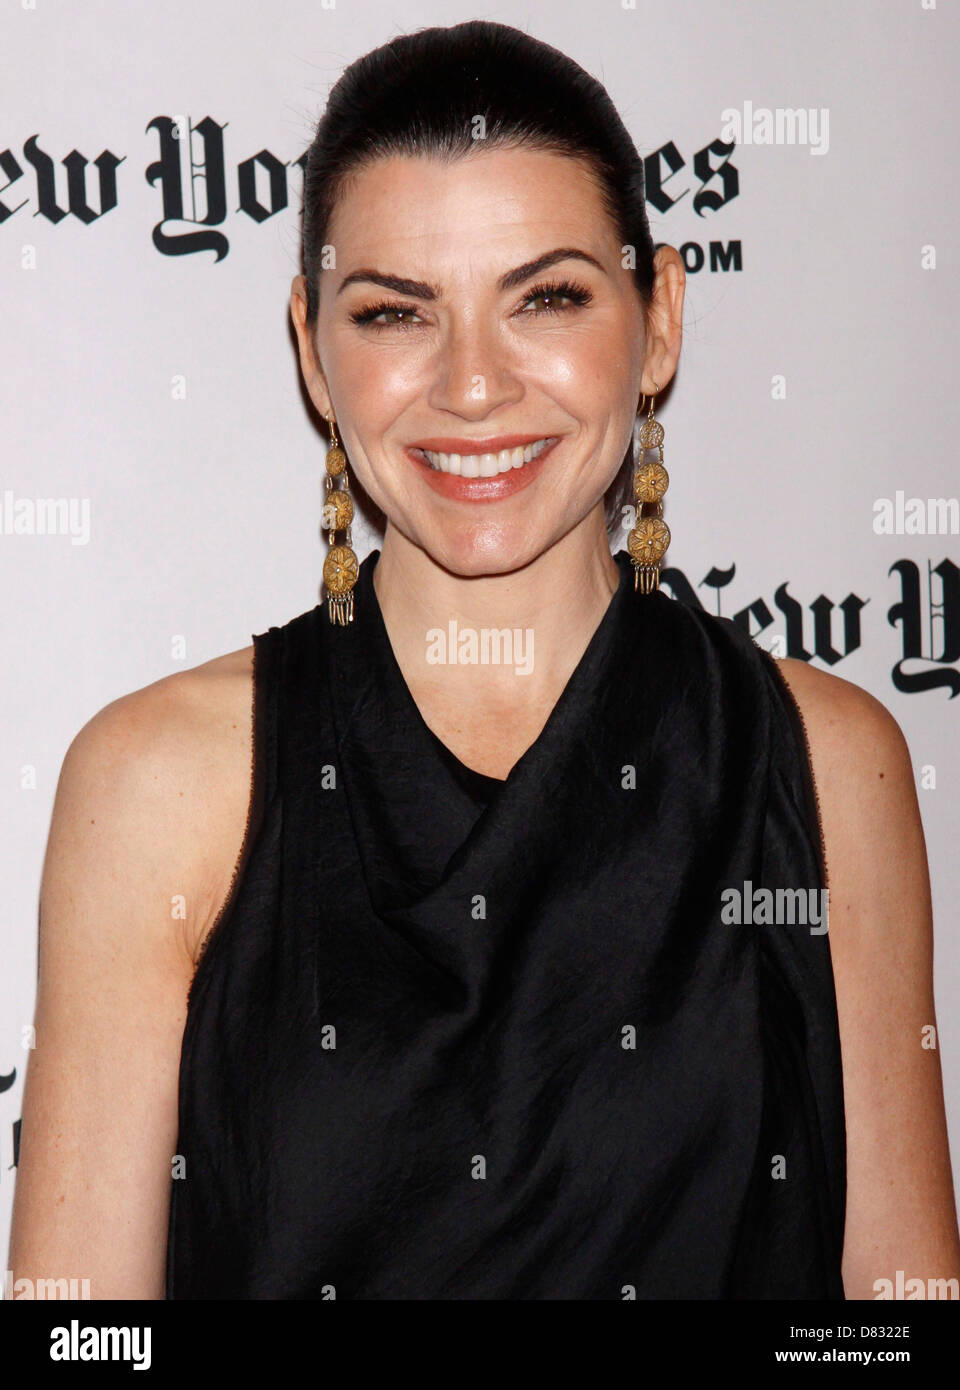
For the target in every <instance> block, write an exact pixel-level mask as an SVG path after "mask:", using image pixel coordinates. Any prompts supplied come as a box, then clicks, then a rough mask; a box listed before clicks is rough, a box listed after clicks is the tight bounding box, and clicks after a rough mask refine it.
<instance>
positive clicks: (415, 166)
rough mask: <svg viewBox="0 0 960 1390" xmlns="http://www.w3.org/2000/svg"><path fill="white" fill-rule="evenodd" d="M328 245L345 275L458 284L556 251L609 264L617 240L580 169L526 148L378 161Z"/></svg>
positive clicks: (349, 200) (344, 199) (343, 204)
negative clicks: (424, 277) (373, 271)
mask: <svg viewBox="0 0 960 1390" xmlns="http://www.w3.org/2000/svg"><path fill="white" fill-rule="evenodd" d="M479 143H481V142H478V144H479ZM327 240H328V241H329V242H330V243H331V244H332V245H333V246H334V248H335V250H336V265H337V271H338V272H339V273H340V274H342V275H347V274H349V273H350V271H351V269H353V268H355V267H356V266H358V265H364V266H367V265H375V266H376V267H377V268H378V269H381V270H385V271H393V272H396V273H404V274H413V273H415V272H419V271H422V272H426V271H427V270H429V272H430V274H431V277H432V278H444V279H449V280H451V281H453V280H456V279H457V278H464V277H466V276H467V275H469V274H473V273H480V272H482V271H483V270H484V268H489V269H490V271H491V273H492V272H493V271H494V270H496V271H497V273H499V272H500V271H502V270H503V269H504V268H505V267H507V266H512V265H514V264H519V263H520V262H522V261H524V260H527V259H532V258H533V257H534V256H537V255H539V254H541V253H542V252H544V251H548V250H550V249H552V248H553V247H554V246H561V245H565V246H577V247H578V248H580V249H582V250H584V251H589V252H591V253H592V254H593V255H595V256H596V257H597V259H598V260H600V259H603V258H609V257H610V256H611V255H613V254H614V253H615V250H616V245H615V244H616V240H617V238H616V235H615V229H614V227H613V225H612V223H611V222H610V219H609V216H608V214H607V212H606V210H605V208H604V206H603V201H602V198H601V195H600V191H599V189H598V187H597V185H596V183H595V181H594V179H593V178H592V176H591V174H590V171H589V169H588V168H587V166H586V165H585V164H584V163H583V162H582V161H581V160H578V159H574V158H572V157H570V156H569V155H561V154H556V153H553V152H547V151H542V150H532V149H529V148H524V149H514V150H502V149H489V150H484V149H480V150H478V151H477V152H471V153H470V154H468V155H465V156H463V157H462V158H457V159H453V160H442V159H439V158H432V157H426V156H408V155H390V156H389V157H386V158H383V159H378V160H376V161H375V162H374V163H373V164H370V165H368V166H366V167H365V168H363V169H362V170H360V171H359V172H357V173H356V174H355V175H353V176H351V178H350V180H349V181H348V182H347V184H346V186H345V188H344V190H343V192H342V194H341V197H340V199H339V201H338V203H337V207H336V209H335V211H334V215H333V217H332V219H331V224H330V227H329V229H328V234H327Z"/></svg>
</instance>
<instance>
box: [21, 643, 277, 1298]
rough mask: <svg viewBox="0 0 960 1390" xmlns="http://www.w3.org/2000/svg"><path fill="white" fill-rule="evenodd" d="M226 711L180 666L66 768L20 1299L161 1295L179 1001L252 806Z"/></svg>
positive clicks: (49, 868) (53, 868)
mask: <svg viewBox="0 0 960 1390" xmlns="http://www.w3.org/2000/svg"><path fill="white" fill-rule="evenodd" d="M221 660H226V658H222V659H221ZM202 669H203V668H198V671H199V670H202ZM222 684H223V683H222V682H220V685H222ZM214 688H216V682H214V683H213V685H211V683H210V682H209V681H207V685H206V689H207V694H208V697H209V693H210V691H211V690H212V689H214ZM248 688H249V683H248ZM222 716H223V711H222V709H220V710H218V709H217V708H216V707H215V702H214V705H211V704H210V702H209V698H208V699H206V700H205V699H204V698H203V695H202V685H201V682H200V679H199V678H198V676H197V673H196V672H186V673H183V674H182V675H180V676H177V677H171V678H169V679H168V680H165V681H160V682H157V683H156V685H153V686H149V687H147V688H146V689H145V690H142V691H138V692H136V693H135V694H133V695H129V696H125V697H124V698H123V699H122V700H118V701H115V702H114V703H113V704H112V705H109V706H107V708H106V709H104V710H102V711H101V712H100V713H99V714H98V715H97V716H96V717H95V718H94V719H92V720H91V721H90V723H89V724H87V725H86V726H85V727H84V728H83V729H82V730H81V731H80V733H79V734H78V735H77V737H76V738H75V739H74V741H73V743H72V744H71V746H70V748H69V750H68V752H67V755H66V758H65V759H64V763H63V768H62V771H61V774H60V781H59V784H58V788H57V795H56V800H55V805H54V812H53V819H52V822H51V829H50V839H49V844H48V847H47V855H46V862H45V865H44V875H43V883H42V887H41V925H40V960H39V980H38V993H37V1007H36V1015H35V1028H36V1047H35V1050H34V1051H32V1052H31V1054H30V1057H29V1061H28V1066H27V1077H26V1084H25V1091H24V1104H23V1124H22V1130H21V1145H20V1161H19V1169H18V1176H17V1187H16V1194H15V1202H14V1211H13V1226H12V1232H11V1247H10V1268H11V1270H12V1272H13V1278H14V1281H15V1287H16V1280H17V1279H20V1278H24V1277H26V1278H30V1279H32V1280H36V1279H39V1278H45V1279H70V1278H76V1279H78V1280H79V1279H89V1280H90V1294H91V1297H93V1298H95V1299H96V1298H147V1299H161V1298H163V1296H164V1273H165V1255H166V1238H167V1219H168V1210H169V1198H170V1182H171V1162H172V1159H173V1155H174V1153H175V1152H176V1140H177V1084H178V1074H179V1063H180V1045H181V1041H182V1036H183V1027H184V1022H185V1019H186V1000H187V990H188V987H189V983H190V980H191V978H192V974H193V969H194V960H195V957H196V948H197V945H198V943H199V940H200V938H201V936H202V934H203V932H204V931H205V930H206V927H207V926H208V925H209V923H210V922H211V921H212V920H213V917H214V916H215V913H216V910H217V907H218V905H219V903H220V901H222V898H223V896H224V895H225V892H226V887H227V884H228V882H229V876H230V872H231V870H232V866H233V864H234V862H235V858H236V853H237V851H238V849H239V843H240V837H241V835H242V824H243V820H244V815H245V808H246V796H247V788H246V782H247V779H248V776H249V771H248V769H249V752H248V751H244V740H245V739H246V740H248V730H247V728H246V722H247V721H240V722H239V723H238V724H237V726H236V727H233V725H232V723H228V724H227V725H226V729H224V720H223V717H222ZM217 731H220V738H219V744H218V743H217V740H216V733H217ZM226 731H229V734H227V732H226ZM228 736H229V738H230V739H231V740H232V745H227V744H225V739H226V738H227V737H228ZM211 737H212V738H213V743H212V745H211ZM228 746H232V747H234V748H235V753H234V754H231V755H228V752H227V749H228ZM246 747H247V749H248V747H249V744H248V742H247V744H246ZM181 894H182V895H183V897H184V898H185V902H186V918H185V919H184V918H183V916H182V915H177V903H176V898H177V895H181Z"/></svg>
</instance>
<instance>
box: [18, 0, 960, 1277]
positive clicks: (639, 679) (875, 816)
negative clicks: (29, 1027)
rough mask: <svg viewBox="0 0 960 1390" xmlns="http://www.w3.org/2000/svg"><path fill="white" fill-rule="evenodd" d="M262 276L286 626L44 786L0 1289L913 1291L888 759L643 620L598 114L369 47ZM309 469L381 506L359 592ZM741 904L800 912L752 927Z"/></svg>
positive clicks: (876, 714)
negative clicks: (777, 894) (271, 345)
mask: <svg viewBox="0 0 960 1390" xmlns="http://www.w3.org/2000/svg"><path fill="white" fill-rule="evenodd" d="M303 269H304V273H303V275H301V276H298V277H297V278H296V279H295V280H294V283H293V287H292V293H291V311H292V315H293V321H294V325H295V328H296V334H297V339H298V344H299V353H300V362H301V366H302V370H303V373H304V378H305V382H306V386H307V389H308V391H309V394H310V397H311V399H312V401H313V403H314V405H315V406H316V408H317V410H318V412H319V413H320V414H321V415H322V416H323V417H324V418H325V419H326V420H327V421H329V422H330V423H331V426H332V428H333V429H334V430H335V431H338V433H336V434H334V436H333V437H334V438H335V439H336V440H339V442H340V443H341V444H342V449H339V448H338V449H335V450H331V453H330V455H329V456H328V460H327V470H328V476H329V477H330V479H331V484H330V488H331V493H330V495H329V496H328V505H327V508H326V521H327V523H328V525H330V526H331V528H332V529H331V541H332V543H333V545H332V549H331V555H330V557H329V558H328V562H327V566H326V569H325V578H326V580H327V586H328V604H327V606H322V605H318V606H317V607H315V608H314V609H313V610H311V611H309V612H307V613H304V614H301V615H300V616H299V617H297V618H295V619H293V620H291V621H290V622H288V623H286V624H285V625H283V626H281V627H273V628H271V629H270V630H269V632H267V633H264V634H262V635H260V636H258V637H256V638H255V639H254V646H253V647H252V648H250V647H248V648H245V649H244V650H242V651H240V652H234V653H231V654H229V655H227V656H224V657H221V658H219V659H217V660H215V661H211V662H208V663H206V664H205V665H203V666H200V667H198V668H196V669H194V670H192V671H188V672H185V673H183V674H178V675H174V676H170V677H168V678H166V679H164V680H161V681H158V682H157V683H156V684H154V685H151V686H149V687H148V688H146V689H145V690H141V691H138V692H136V693H134V694H132V695H128V696H126V697H125V698H123V699H121V700H118V701H116V702H115V703H114V704H112V705H110V706H108V707H107V708H106V709H104V710H103V711H101V713H100V714H98V715H97V716H96V717H95V718H94V719H93V720H92V721H91V722H90V724H88V725H87V726H86V727H85V728H84V729H83V730H82V731H81V733H80V734H79V735H78V736H77V738H76V739H75V740H74V742H73V744H72V745H71V747H70V749H69V751H68V754H67V757H66V759H65V762H64V767H63V772H62V775H61V780H60V785H59V789H58V794H57V801H56V807H55V812H54V819H53V826H52V832H51V843H50V848H49V852H48V859H47V864H46V868H45V874H44V883H43V888H42V959H41V971H40V983H39V996H38V1004H37V1021H36V1031H37V1046H36V1050H35V1053H34V1055H33V1058H32V1060H31V1064H30V1070H29V1076H28V1081H27V1088H26V1098H25V1110H24V1120H23V1132H22V1145H21V1165H20V1174H19V1182H18V1188H17V1201H16V1212H15V1221H14V1235H13V1248H12V1267H13V1270H14V1275H15V1277H20V1276H28V1277H29V1276H33V1275H39V1274H48V1273H49V1274H57V1273H59V1274H62V1275H65V1276H66V1275H72V1274H77V1275H83V1276H85V1277H89V1278H90V1279H91V1284H92V1292H93V1296H94V1297H109V1296H122V1297H147V1298H160V1297H163V1296H167V1297H169V1298H206V1297H235V1298H328V1297H338V1298H508V1299H513V1298H589V1299H603V1298H617V1299H619V1298H632V1297H637V1298H651V1297H652V1298H657V1297H659V1298H710V1299H714V1298H750V1297H756V1298H776V1297H797V1298H815V1299H821V1298H823V1299H839V1298H843V1297H847V1298H872V1297H874V1296H875V1294H876V1292H877V1287H876V1282H875V1281H877V1280H879V1279H884V1278H891V1279H893V1278H895V1275H896V1271H898V1270H902V1271H905V1275H906V1277H907V1278H913V1277H919V1278H922V1279H924V1280H927V1279H929V1278H935V1277H946V1278H949V1277H953V1276H956V1274H957V1271H958V1264H960V1251H958V1239H957V1227H956V1217H955V1211H954V1204H953V1195H952V1188H951V1177H950V1164H949V1157H948V1148H947V1137H946V1129H945V1121H944V1110H943V1099H942V1090H941V1078H940V1069H939V1060H938V1054H937V1051H936V1050H935V1049H930V1048H929V1047H926V1046H924V1033H923V1030H924V1028H928V1027H929V1025H932V1024H933V1023H934V1008H933V997H932V983H931V921H930V895H929V885H928V875H927V867H926V861H925V854H924V846H923V835H922V830H921V824H920V819H919V814H918V808H917V801H916V796H915V793H914V788H913V778H912V774H911V767H910V759H909V755H908V752H907V749H906V747H905V745H904V740H903V737H902V735H901V733H900V730H899V728H898V726H897V724H896V723H895V721H894V720H893V719H892V718H891V716H890V715H889V714H888V713H887V711H886V710H885V709H884V707H883V706H882V705H881V704H879V703H878V702H877V701H876V700H875V699H873V698H872V697H871V696H870V695H868V694H866V693H865V692H864V691H862V690H860V689H858V688H857V687H856V686H854V685H851V684H849V683H848V682H846V681H843V680H841V679H838V678H837V677H835V676H831V675H826V674H823V673H821V672H818V671H816V670H813V669H809V668H808V667H806V666H805V665H804V664H802V663H800V662H797V661H791V660H785V661H781V662H779V663H776V662H774V661H773V660H772V658H770V657H768V656H767V655H766V653H763V652H761V651H760V649H759V648H758V647H756V646H755V645H754V643H753V642H752V641H750V639H749V638H747V637H746V636H745V635H744V634H743V633H742V632H741V631H740V630H739V629H738V628H736V627H735V626H734V625H733V624H732V623H729V622H727V621H725V620H721V619H719V618H714V617H711V616H709V615H708V614H705V613H703V612H699V611H696V610H694V609H693V608H692V607H688V606H685V605H683V604H681V603H679V602H677V601H676V600H672V599H670V598H669V597H668V596H667V595H666V593H664V592H663V591H661V590H660V589H659V588H658V587H657V566H658V563H659V560H660V558H661V556H662V551H663V547H664V543H665V541H666V535H665V532H664V530H663V527H662V524H661V522H660V510H661V508H660V503H661V500H662V491H663V486H664V484H665V481H666V478H665V473H664V472H663V471H662V469H661V468H660V460H661V457H662V446H661V436H660V435H659V432H658V424H659V422H658V420H657V417H656V414H655V407H658V406H659V397H660V393H661V392H662V391H663V389H664V387H666V385H667V383H668V382H669V381H670V380H671V378H672V376H673V374H674V371H675V368H676V364H677V358H678V354H679V351H680V337H681V333H680V323H681V310H682V303H683V291H684V275H683V268H682V263H681V261H680V259H679V257H678V255H677V253H676V252H675V251H674V250H672V249H671V248H668V247H663V248H661V249H660V250H658V251H657V252H656V254H654V249H653V246H652V243H651V238H650V232H649V229H648V226H647V223H646V218H645V212H644V199H643V167H642V162H641V161H640V159H639V157H638V155H637V153H636V150H635V148H634V146H633V144H632V142H631V140H630V138H629V136H628V135H627V133H626V131H625V129H624V127H623V125H622V124H621V122H620V120H619V117H618V116H617V114H616V112H615V111H614V109H613V107H612V105H611V103H610V101H609V98H608V97H607V94H606V93H605V91H604V90H603V88H602V87H601V86H600V85H599V84H598V83H597V82H596V81H594V80H593V79H592V78H591V77H589V76H588V75H587V74H586V73H584V72H583V71H582V70H581V69H580V68H579V67H577V65H576V64H574V63H573V62H571V61H570V60H569V59H568V58H566V57H564V56H563V55H561V54H559V53H557V52H556V51H555V50H553V49H550V48H548V47H546V46H545V45H543V44H541V43H538V42H536V41H534V40H532V39H530V38H528V37H526V36H525V35H523V34H521V33H519V32H517V31H516V30H513V29H509V28H505V27H503V26H500V25H495V24H487V23H480V22H475V23H470V24H465V25H459V26H457V27H455V28H452V29H430V30H425V31H422V32H420V33H418V34H416V35H413V36H411V37H404V38H400V39H397V40H395V41H393V42H392V43H390V44H388V45H386V46H385V47H384V48H381V49H378V50H377V51H376V52H373V53H370V54H368V55H366V56H365V57H364V58H362V59H361V60H359V61H358V62H356V63H354V64H353V65H352V66H351V67H350V68H349V69H348V70H347V71H346V73H345V74H344V76H343V77H342V78H341V80H340V82H339V83H338V84H337V86H336V87H335V88H334V90H333V92H332V95H331V98H330V102H329V106H328V110H327V112H326V114H325V115H324V117H323V120H322V121H321V124H320V127H319V129H318V132H317V135H316V139H315V141H314V143H313V146H312V148H311V150H310V154H309V162H308V166H307V178H306V190H305V206H304V245H303ZM638 415H639V416H641V417H642V421H643V424H642V430H641V435H640V446H641V447H642V448H643V449H644V453H643V456H642V459H641V460H640V461H641V462H642V463H643V465H644V467H643V468H641V469H635V466H634V460H633V449H632V438H633V431H634V428H635V426H636V424H637V419H638ZM635 471H636V472H638V473H640V474H641V475H642V476H641V478H640V482H639V484H638V487H639V491H638V492H637V498H638V499H639V501H640V503H641V505H640V507H639V514H638V516H637V518H636V525H634V526H633V527H632V528H631V531H630V537H629V538H628V550H627V551H626V552H624V551H623V550H621V549H619V543H620V542H621V540H622V537H623V534H624V532H623V530H622V529H621V524H620V522H621V516H622V514H623V513H622V507H623V504H624V502H625V501H629V500H630V498H631V497H632V496H633V492H632V488H633V482H634V473H635ZM353 480H359V482H360V484H361V485H362V487H363V489H364V491H365V492H366V493H367V494H368V495H369V497H370V498H371V499H372V500H373V502H374V503H376V504H377V506H378V507H379V508H380V510H381V511H382V512H383V514H384V516H385V518H386V527H385V533H384V538H383V543H382V548H381V549H380V550H379V551H374V552H373V554H372V555H370V556H368V557H367V559H366V560H365V561H364V562H363V564H362V565H360V566H359V572H357V569H356V566H355V564H354V559H355V557H354V554H353V552H352V549H351V546H350V531H349V525H350V519H351V509H352V504H351V502H350V495H349V485H350V482H351V481H353ZM608 525H609V528H610V531H608ZM611 531H612V534H613V540H614V548H615V549H616V551H617V553H616V555H613V554H611V546H610V532H611ZM635 566H636V572H635V569H634V567H635ZM641 576H642V579H643V582H642V583H638V582H637V581H638V580H639V579H640V578H641ZM505 630H506V631H505ZM491 634H493V635H494V637H495V639H496V640H495V642H494V645H493V646H492V647H491V646H490V645H489V643H490V638H491ZM507 637H509V638H510V640H511V643H512V644H514V645H512V646H511V649H510V654H509V656H508V657H507V659H503V657H504V647H503V646H500V647H497V645H496V643H497V642H500V643H505V641H506V638H507ZM485 642H487V644H488V645H487V646H486V647H485V646H484V643H485ZM444 643H448V645H447V646H446V648H445V647H444ZM450 643H452V646H451V645H449V644H450ZM471 644H473V645H471ZM484 652H486V655H487V657H488V658H489V659H487V660H483V655H484ZM494 652H496V655H492V653H494ZM252 663H253V670H252V669H251V666H252ZM251 708H252V710H253V719H252V727H251ZM801 717H802V720H803V722H804V723H805V726H806V731H807V734H808V736H809V748H808V745H807V742H806V741H805V738H804V727H803V723H801ZM251 766H252V782H251ZM817 796H819V807H818V804H817ZM821 820H822V840H821V825H820V821H821ZM827 879H829V892H830V898H829V902H830V906H831V907H832V912H830V914H829V932H827V930H826V927H827V920H826V916H825V913H824V912H823V910H822V908H823V906H824V901H825V900H824V892H823V890H824V889H826V888H827V886H828V884H827ZM758 889H764V890H767V891H768V892H770V893H773V892H774V891H775V890H778V889H779V890H781V892H782V890H788V893H787V894H786V895H784V896H783V897H782V898H778V899H776V901H777V902H778V903H779V902H781V901H782V902H783V903H785V902H786V897H787V896H789V893H790V892H792V893H793V894H794V895H795V900H796V899H801V898H802V900H803V902H804V903H805V904H806V903H810V904H814V906H813V907H811V911H810V916H809V919H807V918H804V917H801V918H800V919H799V921H798V920H797V919H795V918H793V917H791V918H789V919H787V920H781V921H779V922H777V921H770V922H769V923H768V922H766V921H765V920H764V919H763V917H762V915H761V914H759V913H758V914H757V916H756V917H755V918H754V919H753V920H751V914H750V911H749V910H747V911H746V912H744V910H743V909H744V907H745V905H746V900H747V896H748V895H751V905H752V902H753V897H752V895H753V893H754V892H755V890H758ZM738 902H739V904H740V910H739V912H738V911H733V912H732V913H731V911H730V910H729V909H730V908H731V905H733V907H734V908H735V907H736V904H737V903H738ZM171 904H173V909H171ZM180 909H182V910H180ZM188 990H189V1001H188ZM91 1079H92V1081H91Z"/></svg>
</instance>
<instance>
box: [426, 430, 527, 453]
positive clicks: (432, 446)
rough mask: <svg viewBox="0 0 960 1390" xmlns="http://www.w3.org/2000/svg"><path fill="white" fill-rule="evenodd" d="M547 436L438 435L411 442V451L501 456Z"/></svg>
mask: <svg viewBox="0 0 960 1390" xmlns="http://www.w3.org/2000/svg"><path fill="white" fill-rule="evenodd" d="M547 437H548V436H547V435H545V434H492V435H490V437H489V438H488V439H454V438H453V437H452V436H451V435H443V436H440V435H436V436H435V437H434V438H433V439H414V440H411V442H410V444H409V446H408V447H409V448H411V449H429V451H430V453H431V454H499V453H502V451H503V450H504V449H520V448H524V449H525V448H526V447H527V445H528V444H536V442H537V440H538V439H546V438H547Z"/></svg>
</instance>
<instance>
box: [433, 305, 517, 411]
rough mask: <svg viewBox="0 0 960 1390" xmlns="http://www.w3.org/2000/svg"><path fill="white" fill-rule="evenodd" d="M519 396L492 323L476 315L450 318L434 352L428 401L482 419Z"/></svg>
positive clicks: (509, 366) (514, 377) (501, 344)
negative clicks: (454, 320)
mask: <svg viewBox="0 0 960 1390" xmlns="http://www.w3.org/2000/svg"><path fill="white" fill-rule="evenodd" d="M522 396H523V386H522V384H521V382H520V380H519V379H518V378H517V376H516V374H515V372H514V371H513V369H512V367H511V365H510V362H509V361H508V360H507V354H506V351H505V349H504V346H503V343H502V342H501V341H500V338H499V335H498V332H497V329H496V327H495V326H494V325H492V324H488V323H485V322H482V321H481V320H480V319H479V317H473V318H470V319H469V320H468V319H466V318H461V319H460V320H458V321H457V322H456V323H452V322H451V324H450V325H449V327H448V331H447V333H446V334H445V335H444V339H443V342H442V344H441V345H440V347H439V349H438V352H437V358H436V364H435V375H434V378H433V380H432V382H431V385H430V390H429V392H428V395H427V399H428V403H429V405H430V406H431V407H433V408H434V409H435V410H443V411H448V412H450V413H451V414H454V415H459V416H461V417H462V418H463V419H465V420H482V419H483V418H484V417H485V416H486V415H489V414H491V413H492V412H493V411H495V410H496V409H497V408H498V407H499V406H502V405H507V404H510V403H513V402H516V401H519V400H520V399H521V398H522Z"/></svg>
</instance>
